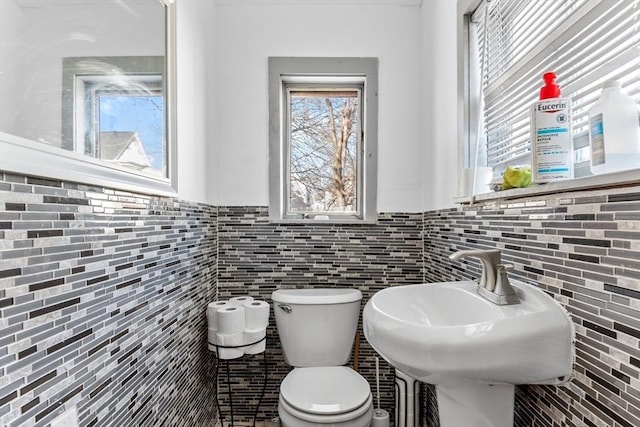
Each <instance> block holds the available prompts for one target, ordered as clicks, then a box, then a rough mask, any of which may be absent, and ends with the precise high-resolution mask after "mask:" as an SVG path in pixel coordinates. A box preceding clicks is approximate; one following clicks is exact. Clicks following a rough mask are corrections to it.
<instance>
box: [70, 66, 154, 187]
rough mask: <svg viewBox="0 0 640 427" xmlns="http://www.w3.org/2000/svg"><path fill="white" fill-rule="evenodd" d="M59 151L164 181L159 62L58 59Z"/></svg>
mask: <svg viewBox="0 0 640 427" xmlns="http://www.w3.org/2000/svg"><path fill="white" fill-rule="evenodd" d="M63 63H64V65H63V75H64V78H63V104H64V105H63V120H62V124H63V133H62V138H63V146H64V147H65V148H67V149H69V150H73V151H75V152H77V153H80V154H84V155H86V156H90V157H93V158H95V159H100V160H102V161H103V162H105V163H107V164H112V165H116V166H121V167H125V168H127V169H132V170H135V171H138V172H144V173H149V174H151V175H156V176H161V177H166V176H167V144H166V141H167V138H166V137H165V134H164V133H165V132H164V129H165V125H164V117H165V114H164V94H163V70H164V58H163V57H83V58H64V59H63Z"/></svg>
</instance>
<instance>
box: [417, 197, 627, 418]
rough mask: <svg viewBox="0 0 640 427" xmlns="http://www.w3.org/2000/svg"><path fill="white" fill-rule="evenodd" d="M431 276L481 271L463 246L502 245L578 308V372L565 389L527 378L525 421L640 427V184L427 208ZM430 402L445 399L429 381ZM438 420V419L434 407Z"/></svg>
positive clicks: (521, 267) (520, 413)
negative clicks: (456, 257)
mask: <svg viewBox="0 0 640 427" xmlns="http://www.w3.org/2000/svg"><path fill="white" fill-rule="evenodd" d="M424 224H425V234H424V237H425V239H424V256H425V258H424V265H425V277H426V281H427V282H434V281H445V280H457V279H469V278H475V277H478V276H479V274H480V266H479V264H477V263H476V262H475V261H473V260H470V261H468V262H465V263H462V264H461V263H451V262H449V261H448V259H447V257H448V256H449V255H450V254H451V253H453V252H454V251H457V250H460V249H471V248H500V249H502V251H503V260H504V261H506V262H507V263H510V264H513V265H514V266H515V269H514V270H513V271H512V272H511V273H510V275H511V276H512V277H514V278H516V279H520V280H523V281H526V282H529V283H533V284H536V285H538V286H540V287H541V288H542V289H544V290H545V291H546V292H547V293H549V294H550V295H552V296H553V297H554V298H555V299H557V300H558V301H559V302H560V303H561V304H562V305H563V306H565V307H566V308H567V310H568V311H569V312H570V313H571V316H572V318H573V321H574V323H575V326H576V331H577V342H576V353H577V358H576V364H575V375H574V378H573V379H572V381H571V382H570V384H568V386H566V387H551V386H533V385H531V386H521V387H519V388H518V390H517V395H516V396H517V399H516V425H517V426H563V427H564V426H568V427H572V426H598V427H605V426H607V427H613V426H615V427H637V426H640V346H639V343H640V187H631V188H620V189H610V190H602V191H591V192H576V193H567V194H564V195H553V196H545V197H533V198H524V199H521V200H513V201H511V202H500V203H487V204H484V205H479V206H471V207H464V208H457V209H450V210H441V211H434V212H426V213H425V217H424ZM428 394H429V402H428V406H429V407H434V406H436V402H435V399H434V395H433V388H429V393H428ZM429 418H430V421H431V424H430V425H431V426H433V427H435V426H438V425H439V423H438V422H437V416H436V415H435V414H434V411H431V413H430V417H429Z"/></svg>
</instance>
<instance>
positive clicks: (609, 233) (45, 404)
mask: <svg viewBox="0 0 640 427" xmlns="http://www.w3.org/2000/svg"><path fill="white" fill-rule="evenodd" d="M477 247H499V248H501V249H503V251H504V254H505V256H504V258H505V260H506V261H508V262H511V263H513V264H514V265H515V270H514V271H513V272H512V275H513V276H514V277H516V278H519V279H521V280H527V281H530V282H532V283H536V284H538V285H539V286H541V287H543V288H544V289H545V290H546V291H547V292H549V293H550V294H551V295H553V296H554V297H555V298H557V299H558V300H559V301H560V302H561V303H562V304H563V305H565V306H566V307H567V309H568V310H569V311H570V312H571V313H572V315H573V318H574V321H575V323H576V328H577V331H578V342H577V364H576V375H575V378H574V379H573V380H572V382H571V383H570V385H569V386H568V387H546V386H523V387H519V388H518V391H517V399H516V425H518V426H532V425H535V426H600V427H602V426H616V427H620V426H624V427H629V426H636V425H640V373H639V371H640V347H639V340H640V265H639V264H638V263H639V262H640V261H639V260H640V187H635V188H626V189H617V190H607V191H599V192H586V193H570V194H568V195H562V196H548V197H544V198H530V199H522V200H515V201H513V202H509V203H502V204H494V203H488V204H484V205H480V206H472V207H464V208H456V209H449V210H440V211H433V212H426V213H424V214H415V213H409V214H404V213H385V214H380V215H379V223H378V224H377V225H330V224H326V225H318V226H312V227H309V226H303V225H294V224H289V225H282V224H280V225H276V224H269V223H268V215H267V208H266V207H251V206H249V207H247V206H244V207H219V208H215V207H212V206H206V205H200V204H193V203H188V202H185V201H181V200H174V199H165V198H154V197H147V196H143V195H139V194H131V193H126V192H120V191H112V190H108V189H104V188H97V187H87V186H83V185H77V184H69V183H62V182H58V181H51V180H42V179H37V178H26V177H22V176H15V175H9V174H5V175H0V373H1V379H0V425H9V426H11V425H14V426H15V425H46V424H47V423H48V422H49V421H50V420H51V419H52V418H53V417H54V416H55V415H56V414H58V413H59V411H60V410H61V409H60V408H61V407H63V406H64V407H70V406H73V405H76V406H77V407H78V409H79V412H80V419H81V425H83V426H86V425H92V426H94V425H95V426H98V425H167V426H173V425H188V424H193V425H208V424H209V423H211V422H212V420H214V419H215V412H214V411H215V398H216V392H215V389H214V387H213V383H214V381H215V378H214V362H215V361H214V359H213V358H212V356H211V355H210V354H209V353H208V352H207V351H206V349H205V346H204V340H205V333H206V322H205V318H204V316H203V315H202V313H203V312H204V307H205V305H206V303H207V302H208V301H211V300H213V299H214V298H215V295H216V287H217V286H218V287H219V292H220V295H219V298H220V299H225V298H228V297H231V296H235V295H241V294H250V295H252V296H254V297H256V298H260V299H265V300H267V301H270V295H271V292H272V291H273V290H275V289H277V288H279V287H311V286H339V287H356V288H358V289H360V290H362V292H363V294H364V300H363V304H364V303H365V302H366V300H367V299H368V298H369V297H370V296H371V295H372V294H373V293H374V292H376V291H378V290H380V289H382V288H384V287H387V286H393V285H401V284H409V283H419V282H424V281H441V280H451V279H468V278H472V277H477V276H478V275H479V272H480V270H479V266H478V265H476V264H474V262H473V261H469V262H468V263H467V264H466V265H464V266H463V265H461V264H456V265H453V264H452V263H450V262H449V261H448V260H447V259H446V257H447V256H448V255H449V254H450V253H452V252H453V251H455V250H459V249H468V248H477ZM268 336H269V341H268V349H267V356H268V358H267V360H268V373H269V374H268V383H267V390H266V394H265V398H264V400H263V402H262V404H261V406H260V410H259V417H260V418H271V417H272V416H275V415H276V413H277V393H278V385H279V383H280V381H281V379H282V378H283V377H284V375H286V373H287V372H288V369H289V368H288V367H287V366H286V365H285V364H284V362H283V360H282V354H281V349H280V348H279V341H278V339H277V333H276V330H275V325H274V322H273V317H272V319H271V327H270V329H269V334H268ZM358 342H359V346H360V349H359V356H358V358H357V360H358V363H359V370H360V372H361V373H362V374H363V375H364V376H365V378H367V379H368V380H369V381H370V383H371V384H374V382H375V381H374V371H375V368H374V366H375V353H374V352H373V350H372V349H371V348H370V347H369V346H368V344H367V343H366V340H365V339H364V337H362V336H361V337H360V339H359V341H358ZM262 362H263V359H262V357H261V356H256V357H245V358H243V359H240V360H238V361H231V362H230V363H229V367H230V376H229V378H230V379H231V383H232V384H231V385H232V392H233V406H234V413H235V416H236V420H238V419H245V420H246V419H250V418H251V417H252V416H253V411H254V410H255V407H256V404H257V403H258V398H259V396H260V394H261V389H262V375H263V372H264V370H263V366H262ZM224 368H225V364H224V363H223V364H222V371H221V374H222V375H221V381H220V400H221V404H222V413H223V416H225V418H228V416H229V413H230V409H231V408H230V406H229V403H230V402H229V400H228V397H227V394H226V381H225V380H226V378H225V377H224V375H225V374H226V372H225V370H224ZM382 377H383V378H382V405H383V407H387V408H390V406H391V404H392V402H393V389H394V386H393V379H392V377H393V375H392V369H391V368H390V367H388V366H387V365H386V364H384V363H383V364H382ZM432 393H433V389H432V388H430V387H427V397H428V398H427V401H426V402H425V407H427V408H430V409H433V408H435V407H436V406H437V405H436V402H435V401H434V399H433V395H432ZM429 420H430V422H431V423H432V424H433V426H437V425H438V421H437V414H435V411H433V410H431V411H430V414H429Z"/></svg>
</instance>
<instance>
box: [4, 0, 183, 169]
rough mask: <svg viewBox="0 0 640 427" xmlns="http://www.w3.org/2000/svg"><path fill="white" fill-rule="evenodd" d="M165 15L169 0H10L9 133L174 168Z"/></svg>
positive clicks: (131, 164)
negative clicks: (169, 126) (168, 101)
mask: <svg viewBox="0 0 640 427" xmlns="http://www.w3.org/2000/svg"><path fill="white" fill-rule="evenodd" d="M165 16H166V7H165V6H164V4H163V2H162V1H159V0H0V140H3V141H19V142H20V143H21V144H27V145H29V144H30V143H32V142H33V143H37V144H41V145H42V146H46V148H45V147H43V148H42V149H43V150H44V151H47V152H55V151H57V150H66V151H67V152H71V153H76V154H77V155H79V156H84V157H89V158H92V159H98V160H99V162H96V163H99V164H102V165H107V166H108V167H109V168H112V169H118V170H126V171H128V172H130V173H136V174H139V175H146V176H150V177H155V178H168V175H169V169H170V168H169V161H168V160H169V155H168V153H169V151H168V148H167V147H168V144H167V141H168V140H169V138H168V132H167V128H168V126H167V114H166V112H167V102H166V93H167V90H166V87H167V79H166V78H165V77H166V72H165V70H166V67H165V58H166V57H167V54H166V42H165V41H166V32H167V31H166V28H167V26H166V22H167V20H166V17H165ZM31 146H33V145H31ZM76 154H74V155H72V156H75V155H76ZM67 157H68V156H67Z"/></svg>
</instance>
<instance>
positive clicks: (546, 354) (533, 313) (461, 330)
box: [363, 281, 575, 427]
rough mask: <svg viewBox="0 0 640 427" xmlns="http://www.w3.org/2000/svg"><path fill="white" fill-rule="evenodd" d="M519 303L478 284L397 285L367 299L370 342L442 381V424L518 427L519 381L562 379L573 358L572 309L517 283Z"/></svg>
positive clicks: (398, 363) (417, 373)
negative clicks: (493, 297)
mask: <svg viewBox="0 0 640 427" xmlns="http://www.w3.org/2000/svg"><path fill="white" fill-rule="evenodd" d="M511 285H512V286H513V288H514V289H515V291H516V293H517V295H518V297H519V298H520V303H518V304H512V305H496V304H494V303H492V302H490V301H488V300H486V299H484V298H483V297H481V296H480V295H478V293H477V292H476V288H477V284H476V283H474V282H471V281H469V282H443V283H431V284H420V285H408V286H397V287H391V288H387V289H384V290H382V291H380V292H377V293H376V294H375V295H374V296H373V297H372V298H371V299H370V300H369V301H368V302H367V304H366V306H365V308H364V312H363V329H364V334H365V337H366V338H367V341H368V342H369V343H370V344H371V346H372V347H373V348H374V349H375V350H376V351H377V352H378V353H379V354H380V355H381V356H382V357H383V358H384V359H385V360H387V361H388V362H389V363H390V364H391V365H393V366H394V367H396V368H397V369H399V370H400V371H402V372H404V373H406V374H408V375H410V376H412V377H413V378H416V379H417V380H420V381H422V382H425V383H430V384H435V385H436V391H437V396H438V408H439V412H440V414H439V415H440V422H441V426H442V427H459V426H461V425H463V426H469V427H471V426H473V427H484V426H487V427H511V426H512V425H513V400H514V385H515V384H561V383H563V382H566V381H568V379H569V377H570V374H571V370H572V365H573V359H574V346H573V342H574V336H575V332H574V328H573V323H572V322H571V319H570V318H569V316H568V314H567V312H566V311H565V310H564V309H563V308H562V307H561V306H560V304H558V303H557V302H556V301H555V300H554V299H553V298H551V297H550V296H549V295H547V294H545V293H544V292H542V291H541V290H539V289H538V288H536V287H535V286H532V285H528V284H525V283H518V282H515V281H512V283H511Z"/></svg>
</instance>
